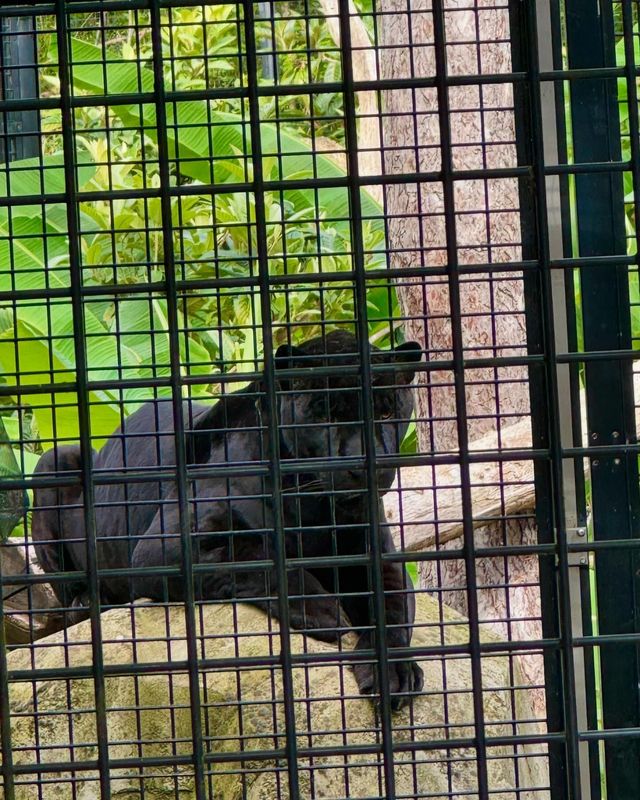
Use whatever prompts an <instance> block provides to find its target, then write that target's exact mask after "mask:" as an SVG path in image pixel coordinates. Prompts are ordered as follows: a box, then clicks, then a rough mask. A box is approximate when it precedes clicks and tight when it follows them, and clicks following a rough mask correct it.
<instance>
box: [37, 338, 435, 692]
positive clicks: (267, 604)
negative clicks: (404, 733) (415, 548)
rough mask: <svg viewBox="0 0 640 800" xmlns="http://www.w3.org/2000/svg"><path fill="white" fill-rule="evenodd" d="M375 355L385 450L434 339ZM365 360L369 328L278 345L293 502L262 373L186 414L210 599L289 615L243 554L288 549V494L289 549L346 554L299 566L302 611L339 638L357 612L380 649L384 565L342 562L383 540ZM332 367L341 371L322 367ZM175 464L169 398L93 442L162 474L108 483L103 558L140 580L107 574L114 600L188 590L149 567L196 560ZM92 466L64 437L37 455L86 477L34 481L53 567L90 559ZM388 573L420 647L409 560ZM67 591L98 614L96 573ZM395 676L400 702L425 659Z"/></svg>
mask: <svg viewBox="0 0 640 800" xmlns="http://www.w3.org/2000/svg"><path fill="white" fill-rule="evenodd" d="M372 353H373V355H372V363H373V364H374V365H380V366H381V368H380V370H377V369H374V370H373V371H372V376H373V377H372V382H373V385H372V387H371V389H372V393H373V412H374V417H375V420H374V430H375V446H376V451H377V455H379V456H384V455H387V454H394V453H397V452H398V450H399V446H400V443H401V441H402V438H403V437H404V435H405V433H406V430H407V426H408V420H409V418H410V416H411V411H412V397H411V390H410V389H409V383H410V382H411V381H412V379H413V377H414V372H415V363H416V362H417V361H419V360H420V354H421V350H420V347H419V345H417V344H416V343H414V342H408V343H406V344H404V345H401V346H399V347H398V348H397V349H396V350H392V351H382V350H378V349H377V348H372ZM359 365H360V361H359V357H358V348H357V340H356V339H355V337H354V336H353V335H351V334H349V333H346V332H344V331H336V332H333V333H330V334H328V335H326V336H324V337H319V338H315V339H312V340H310V341H307V342H306V343H304V344H302V345H301V346H300V347H292V346H289V345H284V346H282V347H280V348H278V350H277V352H276V357H275V367H276V377H277V383H278V391H277V406H278V407H277V420H278V438H279V458H280V462H281V470H280V478H279V486H278V487H277V488H278V489H279V493H278V494H279V496H280V498H281V503H280V504H279V505H278V506H276V504H275V503H274V487H273V485H272V483H271V478H270V475H269V474H265V469H262V472H261V473H260V472H259V470H256V469H255V467H256V466H258V465H261V466H262V467H264V466H265V465H268V464H269V436H268V434H269V430H268V425H269V414H268V413H267V408H266V403H265V399H264V398H265V395H264V385H263V382H262V381H261V380H258V381H255V382H254V383H252V384H251V385H250V386H248V387H247V388H245V389H242V390H240V391H237V392H233V393H229V394H226V395H223V396H222V397H221V399H220V400H219V401H218V402H217V403H216V404H215V405H212V406H205V405H201V404H195V403H189V404H188V403H186V402H185V404H184V421H185V423H184V424H185V437H186V442H185V444H186V454H187V463H188V465H189V466H190V468H191V470H192V472H191V475H192V476H193V477H192V478H191V479H190V482H189V497H188V509H189V524H190V529H191V533H192V536H191V543H192V551H193V561H194V563H197V564H201V565H210V567H211V569H210V570H202V571H201V570H198V571H197V573H196V576H195V578H194V586H195V593H196V597H197V598H198V599H203V600H207V599H233V598H235V599H242V600H244V601H245V602H250V603H253V604H254V605H257V606H260V607H262V608H265V609H266V610H268V612H269V613H270V614H272V615H273V616H275V617H277V616H278V605H277V597H278V590H279V588H280V587H279V586H278V576H277V570H276V568H275V567H273V568H264V567H262V568H260V569H256V568H253V569H247V570H242V569H238V567H237V565H238V564H239V563H241V562H249V561H256V560H270V559H273V558H274V553H275V549H274V546H275V536H276V534H275V532H274V530H275V529H276V528H277V527H278V526H276V524H275V520H276V513H277V511H276V509H277V508H279V509H281V523H282V524H283V528H284V546H285V553H286V556H287V558H289V559H295V558H304V559H309V560H312V559H313V558H317V557H321V556H337V557H338V558H337V559H336V564H337V565H336V566H326V565H323V566H320V567H317V568H316V567H315V566H314V565H313V562H312V561H311V563H309V561H307V566H305V568H302V567H299V566H298V567H292V566H291V565H288V568H287V586H286V587H284V590H285V591H286V592H287V596H288V607H289V623H290V625H291V626H292V627H293V628H295V629H298V630H303V631H305V632H307V633H308V634H309V635H312V636H315V637H317V638H318V639H321V640H324V641H337V639H338V638H339V637H340V635H341V633H343V632H344V629H345V628H346V627H348V626H352V627H353V628H355V629H357V630H359V631H360V636H359V640H358V647H359V648H363V649H365V648H370V647H372V646H373V636H374V634H373V626H374V625H375V613H374V609H373V599H372V593H371V566H370V564H369V563H368V560H367V559H365V560H364V561H363V562H362V563H351V564H348V565H347V564H345V565H343V566H340V565H339V562H340V558H339V557H340V556H358V555H360V556H362V555H365V554H367V553H369V551H370V541H371V524H370V521H369V515H370V514H369V509H370V508H371V504H372V502H373V504H374V507H376V506H377V509H378V512H379V514H380V515H382V506H381V501H380V498H379V497H378V498H374V499H373V501H372V500H371V498H370V497H369V491H368V481H367V478H366V464H365V465H364V466H363V463H362V462H363V453H364V448H363V433H362V423H361V421H360V420H361V419H362V410H361V409H362V386H361V377H360V374H359ZM319 367H326V368H333V369H325V370H324V372H322V371H320V372H318V369H317V368H319ZM336 367H337V368H338V369H335V368H336ZM294 368H295V369H297V368H307V369H306V370H305V371H304V373H301V372H298V373H297V375H298V376H297V377H290V376H289V377H287V373H284V372H283V371H282V370H284V369H294ZM345 461H346V463H344V462H345ZM341 462H342V463H341ZM175 464H176V453H175V435H174V422H173V406H172V403H171V402H170V401H167V400H159V401H155V402H148V403H146V404H145V405H143V406H141V408H140V409H139V410H137V411H136V412H135V413H134V414H132V415H131V416H130V417H128V419H127V420H126V422H125V423H124V425H123V426H122V428H120V429H118V430H117V431H116V432H115V433H114V434H113V435H112V436H111V438H110V439H109V440H108V441H107V443H106V444H105V445H104V447H103V448H102V449H101V450H100V452H99V453H94V454H93V470H94V472H95V474H96V475H109V474H110V473H111V474H112V475H113V474H115V475H121V474H122V471H123V470H124V471H125V472H129V473H130V474H131V473H136V474H137V475H138V476H139V475H140V473H144V472H145V471H148V472H149V480H145V481H140V480H138V481H136V482H133V481H131V480H129V482H127V479H126V476H125V477H124V478H123V482H122V483H116V482H110V483H96V486H95V490H94V491H95V498H94V500H95V524H96V531H97V539H98V544H97V561H98V567H99V568H100V569H122V568H127V567H130V566H131V567H133V568H135V569H136V570H137V573H136V576H135V577H133V578H132V577H127V578H117V577H116V578H109V580H108V581H107V580H103V581H102V582H101V585H100V597H101V600H102V602H103V603H104V604H107V605H109V604H117V603H125V602H129V601H131V600H132V599H135V598H139V597H148V598H151V599H153V600H157V601H162V600H171V601H180V600H183V599H184V578H183V577H174V576H172V577H167V576H163V575H160V574H157V573H158V572H161V570H156V572H155V573H154V574H145V573H144V568H149V567H167V566H178V567H179V566H180V565H181V564H182V550H181V537H180V524H179V510H178V490H177V485H176V482H175V480H171V479H170V478H167V479H166V480H164V481H158V480H157V478H156V479H155V480H154V478H155V474H154V472H155V471H157V470H158V468H161V469H164V470H165V474H166V473H167V472H168V473H169V474H171V471H172V470H173V471H174V472H175ZM207 467H209V475H207V470H206V468H207ZM216 467H217V468H218V469H217V472H216V473H215V475H212V474H211V473H212V472H213V470H214V469H215V468H216ZM220 467H223V468H224V469H222V470H221V469H220ZM80 468H81V459H80V448H79V447H77V446H60V447H58V448H56V449H53V450H49V451H48V452H47V453H45V454H44V455H43V456H42V458H41V459H40V461H39V463H38V466H37V468H36V472H37V473H38V474H42V473H52V472H55V473H57V474H58V475H60V474H64V472H65V471H67V470H70V471H74V472H75V475H74V482H73V483H71V482H70V484H69V485H67V486H62V487H60V486H57V487H54V488H35V489H34V511H33V520H32V532H33V539H34V541H35V542H36V551H37V556H38V560H39V562H40V564H41V566H42V567H43V569H44V570H45V571H47V572H59V571H62V570H64V571H80V572H85V571H86V568H87V555H86V543H85V535H84V509H83V495H82V489H81V486H80V480H79V477H78V473H77V471H78V470H79V469H80ZM198 471H200V472H201V473H202V475H201V476H200V475H198ZM376 475H377V485H378V489H379V494H383V493H384V492H385V491H388V490H389V488H390V487H391V484H392V482H393V480H394V477H395V469H392V468H388V467H387V468H385V467H384V465H381V467H380V468H379V469H377V472H376ZM281 529H282V528H281ZM377 533H378V534H379V536H380V537H381V544H382V550H383V552H393V550H394V545H393V542H392V539H391V536H390V533H389V532H388V530H387V528H386V527H382V528H381V529H379V530H378V531H377ZM365 562H366V563H365ZM232 566H233V568H231V567H232ZM382 580H383V583H384V588H385V610H386V624H387V637H388V645H389V646H390V647H406V646H408V645H409V643H410V641H411V633H412V630H411V629H412V625H413V621H414V614H415V603H414V598H413V595H412V592H411V590H412V588H413V587H412V584H411V580H410V578H409V576H408V575H407V574H406V571H405V569H404V567H403V566H402V565H401V564H398V563H395V562H392V561H383V563H382ZM54 591H56V593H57V594H58V598H59V600H60V601H61V603H62V604H63V605H65V606H67V605H70V606H71V607H72V608H73V609H74V612H73V615H72V621H76V620H77V619H80V618H82V617H83V616H86V608H87V606H88V590H87V585H86V582H84V581H83V580H82V579H80V580H78V581H77V582H76V583H66V584H60V583H54ZM355 673H356V678H357V681H358V685H359V688H360V691H361V692H362V693H371V692H373V691H374V690H375V686H376V678H375V669H374V667H373V666H372V665H370V664H366V663H358V664H357V665H356V667H355ZM389 680H390V688H391V691H392V692H393V694H394V699H393V705H394V708H401V707H402V706H403V705H405V704H406V702H407V693H415V692H419V691H420V689H421V688H422V683H423V678H422V670H421V669H420V667H419V666H418V665H417V664H416V663H415V662H413V661H405V662H392V663H391V666H390V676H389Z"/></svg>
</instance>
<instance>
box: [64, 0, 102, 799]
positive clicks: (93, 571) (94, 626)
mask: <svg viewBox="0 0 640 800" xmlns="http://www.w3.org/2000/svg"><path fill="white" fill-rule="evenodd" d="M55 9H56V29H57V35H58V65H59V73H60V106H61V114H62V148H63V154H64V178H65V191H66V195H67V230H68V236H69V269H70V275H71V289H70V292H71V306H72V309H73V341H74V350H75V362H76V387H77V397H78V426H79V431H80V454H81V461H82V466H81V482H82V492H83V500H84V509H83V518H84V526H85V532H86V554H87V581H88V584H89V614H90V619H91V653H92V658H93V679H94V687H95V701H96V732H97V737H98V769H99V775H100V796H101V798H102V800H109V798H110V797H111V784H110V780H109V738H108V732H107V709H106V696H105V680H104V660H103V655H102V628H101V624H100V589H99V586H98V575H97V569H98V564H97V545H96V534H97V532H96V523H95V513H94V512H95V493H94V485H93V475H92V466H93V464H92V460H93V458H92V448H91V418H90V412H89V387H88V363H87V354H86V350H85V326H84V305H83V301H82V256H81V253H80V230H79V220H78V204H79V198H78V186H77V170H76V162H75V141H74V118H73V110H72V108H71V100H72V74H71V59H72V56H71V51H70V35H69V27H68V22H67V13H68V12H67V9H66V3H65V2H64V0H56V3H55Z"/></svg>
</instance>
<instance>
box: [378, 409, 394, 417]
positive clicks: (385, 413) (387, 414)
mask: <svg viewBox="0 0 640 800" xmlns="http://www.w3.org/2000/svg"><path fill="white" fill-rule="evenodd" d="M391 417H393V411H392V409H390V408H389V409H385V410H384V411H383V412H382V414H380V419H391Z"/></svg>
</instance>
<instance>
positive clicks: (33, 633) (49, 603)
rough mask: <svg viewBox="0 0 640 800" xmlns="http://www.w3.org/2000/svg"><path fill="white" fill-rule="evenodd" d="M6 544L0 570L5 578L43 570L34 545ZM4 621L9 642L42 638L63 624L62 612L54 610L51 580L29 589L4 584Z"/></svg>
mask: <svg viewBox="0 0 640 800" xmlns="http://www.w3.org/2000/svg"><path fill="white" fill-rule="evenodd" d="M28 550H29V557H27V552H26V551H27V548H25V547H24V546H23V545H14V544H6V545H2V546H1V547H0V572H1V573H2V575H3V577H11V578H15V577H16V576H18V575H26V574H33V573H39V572H40V573H41V572H42V570H41V569H40V567H39V566H38V564H37V562H36V560H35V554H34V553H33V548H32V547H30V548H28ZM1 588H2V597H3V602H2V606H3V611H4V613H3V621H4V630H5V637H6V641H7V644H9V645H12V644H25V643H27V642H31V641H33V640H35V639H41V638H42V637H43V636H48V635H49V634H50V633H54V632H55V631H58V630H60V629H61V628H62V627H64V622H63V619H62V615H61V614H60V613H58V612H57V611H51V610H49V609H54V608H56V607H58V606H59V603H58V601H57V599H56V597H55V595H54V594H53V591H52V589H51V586H50V585H49V584H48V583H35V584H32V585H31V587H30V589H28V588H27V587H26V586H20V585H16V584H14V583H5V584H3V585H2V587H1Z"/></svg>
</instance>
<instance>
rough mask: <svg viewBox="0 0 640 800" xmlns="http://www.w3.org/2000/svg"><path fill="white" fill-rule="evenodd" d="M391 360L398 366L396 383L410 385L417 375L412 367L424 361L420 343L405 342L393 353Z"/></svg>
mask: <svg viewBox="0 0 640 800" xmlns="http://www.w3.org/2000/svg"><path fill="white" fill-rule="evenodd" d="M391 359H392V361H394V362H395V364H396V365H397V372H396V383H397V384H409V383H411V381H412V380H413V378H414V375H415V374H416V371H415V369H414V368H413V367H412V366H411V365H412V364H417V363H418V361H421V360H422V347H420V345H419V344H418V342H404V344H400V345H398V347H396V348H395V350H392V351H391Z"/></svg>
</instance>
